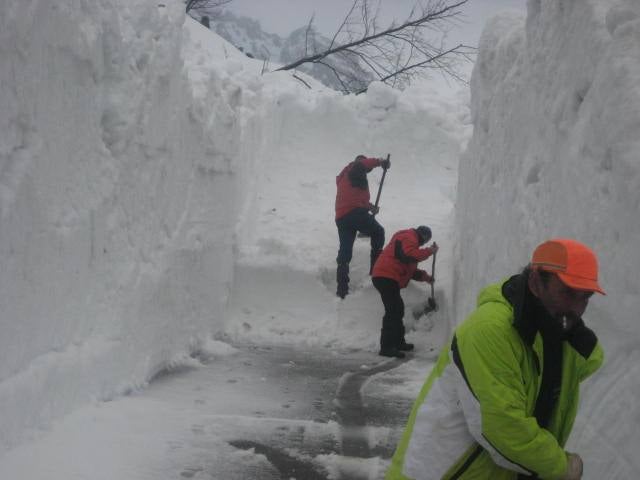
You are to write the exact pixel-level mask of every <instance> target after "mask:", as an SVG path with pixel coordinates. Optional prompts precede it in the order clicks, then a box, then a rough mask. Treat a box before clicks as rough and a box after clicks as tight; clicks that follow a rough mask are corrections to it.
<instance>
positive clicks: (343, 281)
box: [336, 263, 349, 299]
mask: <svg viewBox="0 0 640 480" xmlns="http://www.w3.org/2000/svg"><path fill="white" fill-rule="evenodd" d="M336 283H337V284H338V288H337V289H336V295H338V296H339V297H340V298H342V299H344V297H346V296H347V294H348V293H349V264H348V263H339V264H338V269H337V270H336Z"/></svg>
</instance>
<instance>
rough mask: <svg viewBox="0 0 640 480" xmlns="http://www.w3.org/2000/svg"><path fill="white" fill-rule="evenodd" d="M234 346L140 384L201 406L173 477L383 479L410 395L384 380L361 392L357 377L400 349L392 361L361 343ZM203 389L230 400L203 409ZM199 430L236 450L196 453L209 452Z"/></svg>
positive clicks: (385, 371) (386, 371) (395, 363)
mask: <svg viewBox="0 0 640 480" xmlns="http://www.w3.org/2000/svg"><path fill="white" fill-rule="evenodd" d="M235 347H236V348H238V350H239V352H238V353H237V354H235V355H233V356H231V357H226V358H225V359H224V360H223V361H222V362H220V361H212V362H211V363H210V364H208V365H206V366H205V367H203V368H200V369H197V370H196V371H193V372H186V373H185V372H181V373H179V374H170V375H166V376H163V377H161V378H159V379H157V380H156V381H154V382H153V385H152V386H151V389H150V390H151V391H150V392H148V393H149V394H151V395H160V396H165V397H166V394H167V392H174V393H170V394H171V395H174V394H175V392H183V393H182V394H181V395H187V394H188V395H191V396H193V394H194V393H195V397H194V398H193V399H192V400H190V401H191V402H192V403H194V404H196V405H198V406H199V411H201V412H202V415H201V417H200V418H197V417H198V416H194V423H193V425H192V427H191V430H192V432H193V439H192V440H190V441H187V442H186V444H185V445H184V447H185V448H187V449H188V448H192V454H191V458H192V460H191V462H190V464H188V465H183V466H182V467H181V469H180V478H183V479H184V478H193V479H200V478H206V479H225V480H232V479H286V480H290V479H298V480H321V479H332V480H333V479H337V480H363V479H367V480H375V479H381V478H383V476H384V470H385V467H386V464H387V463H388V460H389V459H390V457H391V455H392V454H393V451H394V448H395V445H396V443H397V441H398V439H399V437H400V435H401V433H402V429H403V427H404V424H405V422H406V418H407V416H408V414H409V410H410V408H411V403H412V399H410V398H408V397H407V396H406V392H405V395H404V396H403V395H398V396H394V394H393V379H391V380H389V384H388V385H390V387H389V388H385V389H384V391H385V393H384V397H383V398H376V396H375V394H374V395H373V396H372V395H370V394H368V393H365V394H364V395H363V392H366V391H367V389H363V386H364V385H365V384H366V383H367V382H371V381H378V380H374V379H380V378H381V377H380V376H381V375H382V376H385V375H391V377H393V373H394V370H395V369H396V368H397V367H399V366H401V365H402V364H403V362H405V361H408V360H410V359H411V358H410V357H409V358H408V359H406V360H403V361H400V360H396V359H386V358H383V357H379V356H377V355H375V354H373V353H372V352H361V351H341V352H336V351H333V350H321V349H311V350H303V349H299V348H293V347H282V346H255V345H236V346H235ZM373 390H374V391H375V390H376V389H373ZM163 391H165V393H164V394H163V393H162V392H163ZM216 391H217V393H213V392H216ZM189 392H190V393H189ZM212 395H218V397H217V398H219V395H226V396H228V398H229V399H230V400H229V402H223V403H222V405H223V407H222V409H221V407H220V405H221V404H220V403H219V402H218V403H217V404H216V407H215V408H208V407H207V405H208V403H210V402H208V401H207V398H211V396H212ZM233 399H236V400H235V401H234V400H233ZM238 399H242V400H241V401H238ZM208 432H211V433H215V435H216V437H217V438H220V437H222V438H224V441H226V442H227V444H228V447H229V448H230V449H233V450H232V453H233V451H234V450H235V451H236V452H246V456H244V457H238V456H237V455H233V454H229V455H226V456H225V458H223V459H218V461H213V460H212V459H211V458H209V459H205V458H198V455H209V453H210V449H209V448H210V447H207V446H206V445H207V443H206V442H207V441H206V438H207V433H208ZM189 444H191V446H190V445H189ZM211 448H212V447H211ZM198 452H199V453H198ZM235 459H241V461H240V462H238V461H237V460H235Z"/></svg>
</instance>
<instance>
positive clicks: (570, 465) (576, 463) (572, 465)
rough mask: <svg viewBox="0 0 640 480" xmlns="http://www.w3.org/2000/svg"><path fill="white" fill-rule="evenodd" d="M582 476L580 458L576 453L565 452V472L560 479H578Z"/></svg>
mask: <svg viewBox="0 0 640 480" xmlns="http://www.w3.org/2000/svg"><path fill="white" fill-rule="evenodd" d="M581 478H582V459H581V458H580V455H578V454H577V453H567V473H565V475H564V477H562V480H580V479H581Z"/></svg>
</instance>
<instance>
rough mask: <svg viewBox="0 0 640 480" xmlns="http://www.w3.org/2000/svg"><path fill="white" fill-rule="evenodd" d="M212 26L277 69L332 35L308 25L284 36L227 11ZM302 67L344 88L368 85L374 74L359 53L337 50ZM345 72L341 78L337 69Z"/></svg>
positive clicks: (318, 47) (332, 85) (317, 48)
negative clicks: (319, 32)
mask: <svg viewBox="0 0 640 480" xmlns="http://www.w3.org/2000/svg"><path fill="white" fill-rule="evenodd" d="M209 23H210V27H209V28H211V30H213V31H215V32H216V33H217V34H218V35H220V36H221V37H222V38H224V39H225V40H227V41H228V42H230V43H232V44H233V45H235V46H236V47H237V48H238V49H239V50H241V51H243V52H244V53H245V54H246V55H248V56H250V57H253V58H258V59H262V60H264V61H265V62H267V69H270V70H272V69H275V68H277V67H278V66H279V65H286V64H288V63H291V62H293V61H295V60H297V59H300V58H302V57H305V56H308V55H312V54H314V53H317V52H322V51H324V50H325V49H326V48H327V47H328V46H329V45H330V42H331V39H329V38H327V37H325V36H323V35H320V34H318V33H317V32H316V31H315V29H313V28H312V29H308V28H307V26H304V27H301V28H298V29H297V30H294V31H293V32H292V33H291V34H290V35H289V36H288V37H286V38H283V37H280V36H279V35H276V34H273V33H267V32H265V31H264V30H262V27H261V25H260V23H259V22H258V21H256V20H253V19H251V18H248V17H241V16H236V15H234V14H232V13H230V12H223V13H221V14H219V15H217V16H216V17H215V18H212V19H211V20H210V22H209ZM299 70H301V71H303V72H305V73H306V74H308V75H310V76H312V77H313V78H315V79H317V80H318V81H320V82H322V83H323V84H324V85H326V86H328V87H330V88H334V89H336V90H339V91H343V92H353V91H357V90H359V89H361V88H363V87H365V86H366V85H367V84H368V83H369V82H370V81H371V80H373V76H372V75H371V74H370V73H369V72H368V71H367V70H365V69H364V68H363V67H362V65H361V64H360V62H359V60H358V59H357V57H355V56H354V55H350V54H336V55H332V56H331V57H329V58H327V59H324V60H323V63H314V64H305V65H301V66H300V67H299ZM336 70H339V71H340V72H341V75H340V78H338V76H337V75H336V73H335V71H336Z"/></svg>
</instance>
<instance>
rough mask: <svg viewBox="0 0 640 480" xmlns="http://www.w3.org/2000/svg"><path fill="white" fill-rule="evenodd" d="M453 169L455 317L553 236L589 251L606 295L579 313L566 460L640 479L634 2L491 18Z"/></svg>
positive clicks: (638, 69) (638, 87) (594, 474)
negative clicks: (464, 141) (584, 332)
mask: <svg viewBox="0 0 640 480" xmlns="http://www.w3.org/2000/svg"><path fill="white" fill-rule="evenodd" d="M471 95H472V120H473V125H474V134H473V137H472V139H471V141H470V143H469V146H468V150H467V151H466V152H465V154H464V156H463V158H462V159H461V162H460V165H459V169H460V170H459V183H458V198H457V204H456V215H457V228H458V242H457V252H456V255H457V257H459V258H460V259H461V261H460V262H458V263H457V264H456V265H457V271H456V274H455V288H454V291H455V292H456V294H457V298H456V307H457V309H456V316H455V321H456V322H460V321H461V320H463V319H464V317H465V316H466V315H467V314H468V313H469V312H470V311H471V309H472V308H473V305H474V304H475V297H476V295H477V293H478V291H479V289H480V288H481V287H482V286H483V285H485V284H487V283H491V282H493V281H497V280H499V279H500V278H503V277H506V276H508V275H511V274H513V273H516V272H517V271H519V270H520V269H521V268H522V267H524V266H525V264H526V263H527V262H528V259H529V256H530V254H531V251H532V250H533V248H534V247H535V246H536V245H537V244H538V243H540V242H541V241H543V240H545V239H547V238H550V237H555V236H568V237H574V238H577V239H579V240H581V241H583V242H585V243H586V244H588V245H590V246H591V247H592V248H594V249H595V251H596V253H597V254H598V257H599V261H600V274H601V283H602V285H603V288H604V289H605V290H606V291H607V293H608V295H607V296H604V297H603V296H596V298H593V299H592V301H591V302H590V305H589V308H588V310H587V313H586V315H585V320H586V322H587V323H588V324H589V325H591V326H592V327H593V328H594V330H595V331H596V332H597V334H598V336H599V338H600V339H601V341H602V343H603V346H604V349H605V356H606V360H605V366H604V367H603V368H602V369H601V371H600V372H599V373H598V374H597V375H596V376H595V377H594V378H593V379H591V380H590V381H589V382H588V383H587V386H586V388H585V389H584V390H583V396H582V406H581V409H580V413H579V417H578V421H577V424H576V428H575V429H574V433H573V435H572V437H571V440H570V442H571V445H570V446H569V448H573V449H576V450H577V451H579V452H580V454H581V455H583V457H584V458H585V460H586V462H587V466H586V474H585V475H586V476H587V478H594V479H596V478H607V479H614V478H615V479H618V478H619V479H627V478H636V477H637V476H638V472H640V457H638V455H637V446H638V445H639V444H640V431H639V430H638V428H637V424H638V422H639V421H640V404H639V403H638V401H637V399H638V398H640V347H639V346H638V345H639V344H640V322H639V321H638V312H639V311H640V307H639V300H640V299H639V296H640V276H638V271H640V253H639V251H638V246H640V222H639V221H638V219H639V217H638V211H639V210H640V137H639V135H638V133H639V132H640V3H638V2H637V0H623V1H614V0H597V1H596V0H589V1H586V0H572V1H569V0H567V1H562V2H558V1H555V0H529V1H528V3H527V17H526V21H525V20H524V19H522V18H517V17H514V16H510V15H503V16H499V17H496V18H495V19H494V20H493V21H491V22H490V23H489V24H488V25H487V27H486V28H485V30H484V32H483V36H482V38H481V42H480V51H479V56H478V60H477V63H476V65H475V68H474V71H473V77H472V91H471Z"/></svg>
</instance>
